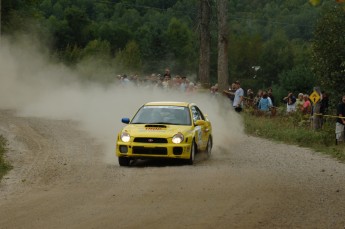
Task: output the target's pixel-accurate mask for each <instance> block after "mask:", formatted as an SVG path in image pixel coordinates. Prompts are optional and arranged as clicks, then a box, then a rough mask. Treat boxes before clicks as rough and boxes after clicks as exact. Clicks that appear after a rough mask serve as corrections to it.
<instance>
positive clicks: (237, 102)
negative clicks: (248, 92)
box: [232, 81, 244, 112]
mask: <svg viewBox="0 0 345 229" xmlns="http://www.w3.org/2000/svg"><path fill="white" fill-rule="evenodd" d="M235 85H236V91H235V98H234V102H233V104H232V105H233V107H234V108H235V111H237V112H241V111H242V109H243V96H244V91H243V89H242V88H241V84H240V82H239V81H236V82H235Z"/></svg>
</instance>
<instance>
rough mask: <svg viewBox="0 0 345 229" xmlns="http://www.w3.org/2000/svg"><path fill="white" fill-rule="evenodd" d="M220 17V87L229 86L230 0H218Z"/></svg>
mask: <svg viewBox="0 0 345 229" xmlns="http://www.w3.org/2000/svg"><path fill="white" fill-rule="evenodd" d="M217 15H218V16H217V18H218V89H219V91H223V90H226V89H228V87H229V79H228V78H229V73H228V23H227V21H228V0H217Z"/></svg>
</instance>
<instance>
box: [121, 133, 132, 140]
mask: <svg viewBox="0 0 345 229" xmlns="http://www.w3.org/2000/svg"><path fill="white" fill-rule="evenodd" d="M130 139H131V136H130V135H129V133H127V132H122V134H121V140H122V141H123V142H129V140H130Z"/></svg>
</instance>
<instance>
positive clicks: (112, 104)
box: [0, 38, 243, 163]
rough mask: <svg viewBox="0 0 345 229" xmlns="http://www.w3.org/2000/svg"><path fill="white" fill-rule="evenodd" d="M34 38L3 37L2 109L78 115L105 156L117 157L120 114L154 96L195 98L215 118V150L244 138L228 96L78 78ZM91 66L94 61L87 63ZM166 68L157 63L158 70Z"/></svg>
mask: <svg viewBox="0 0 345 229" xmlns="http://www.w3.org/2000/svg"><path fill="white" fill-rule="evenodd" d="M42 50H44V49H42V47H39V46H37V45H35V42H28V41H25V42H16V43H15V44H13V42H12V43H11V42H9V41H8V40H6V39H5V38H2V40H1V47H0V78H1V84H0V109H11V110H14V111H16V112H17V114H18V115H20V116H25V117H41V118H48V119H58V120H75V121H77V122H78V123H80V126H81V128H82V129H83V130H85V131H87V132H88V133H89V134H90V135H91V137H93V138H95V139H97V140H98V141H99V142H100V145H101V146H102V147H104V152H105V153H104V154H105V161H106V162H109V163H116V157H115V153H114V150H115V141H116V135H117V132H118V131H119V130H120V129H121V128H122V127H123V126H124V124H122V123H121V118H122V117H132V115H133V114H134V113H135V112H136V110H137V109H138V108H139V107H140V106H141V105H142V104H144V103H146V102H150V101H187V102H194V103H196V104H197V105H198V106H199V107H200V109H201V110H202V111H203V112H204V113H205V114H207V115H208V118H209V119H210V120H211V121H212V125H213V135H214V149H213V156H214V157H217V153H219V152H220V151H221V152H222V153H227V152H226V150H225V149H226V148H227V149H229V148H230V149H231V147H229V145H231V144H232V142H235V141H237V140H239V139H240V138H242V136H243V123H242V119H241V117H240V115H238V114H237V113H236V112H234V111H233V110H232V109H231V107H230V105H229V103H228V100H227V99H225V98H220V99H216V98H215V97H213V96H211V95H210V94H208V93H204V94H197V95H189V96H187V95H185V94H183V93H180V92H175V91H162V90H160V89H154V88H146V87H135V86H126V87H123V86H119V85H118V84H117V83H116V81H115V74H116V72H115V71H114V82H113V83H109V84H107V85H101V84H98V83H94V82H87V83H85V82H80V80H78V79H80V77H79V76H80V75H79V73H78V72H77V71H76V70H73V69H71V68H68V67H66V66H65V65H63V64H59V63H52V61H49V59H51V58H50V57H49V56H48V54H47V53H45V52H44V51H42ZM88 67H89V68H90V66H88ZM160 71H162V69H157V72H160Z"/></svg>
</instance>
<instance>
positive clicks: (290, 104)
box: [284, 92, 296, 113]
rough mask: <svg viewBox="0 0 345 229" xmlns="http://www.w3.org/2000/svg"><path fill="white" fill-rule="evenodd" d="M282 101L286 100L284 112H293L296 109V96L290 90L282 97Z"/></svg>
mask: <svg viewBox="0 0 345 229" xmlns="http://www.w3.org/2000/svg"><path fill="white" fill-rule="evenodd" d="M284 101H285V102H286V112H287V113H290V112H294V111H296V97H295V96H294V95H293V93H292V92H289V94H288V95H287V96H286V97H284Z"/></svg>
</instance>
